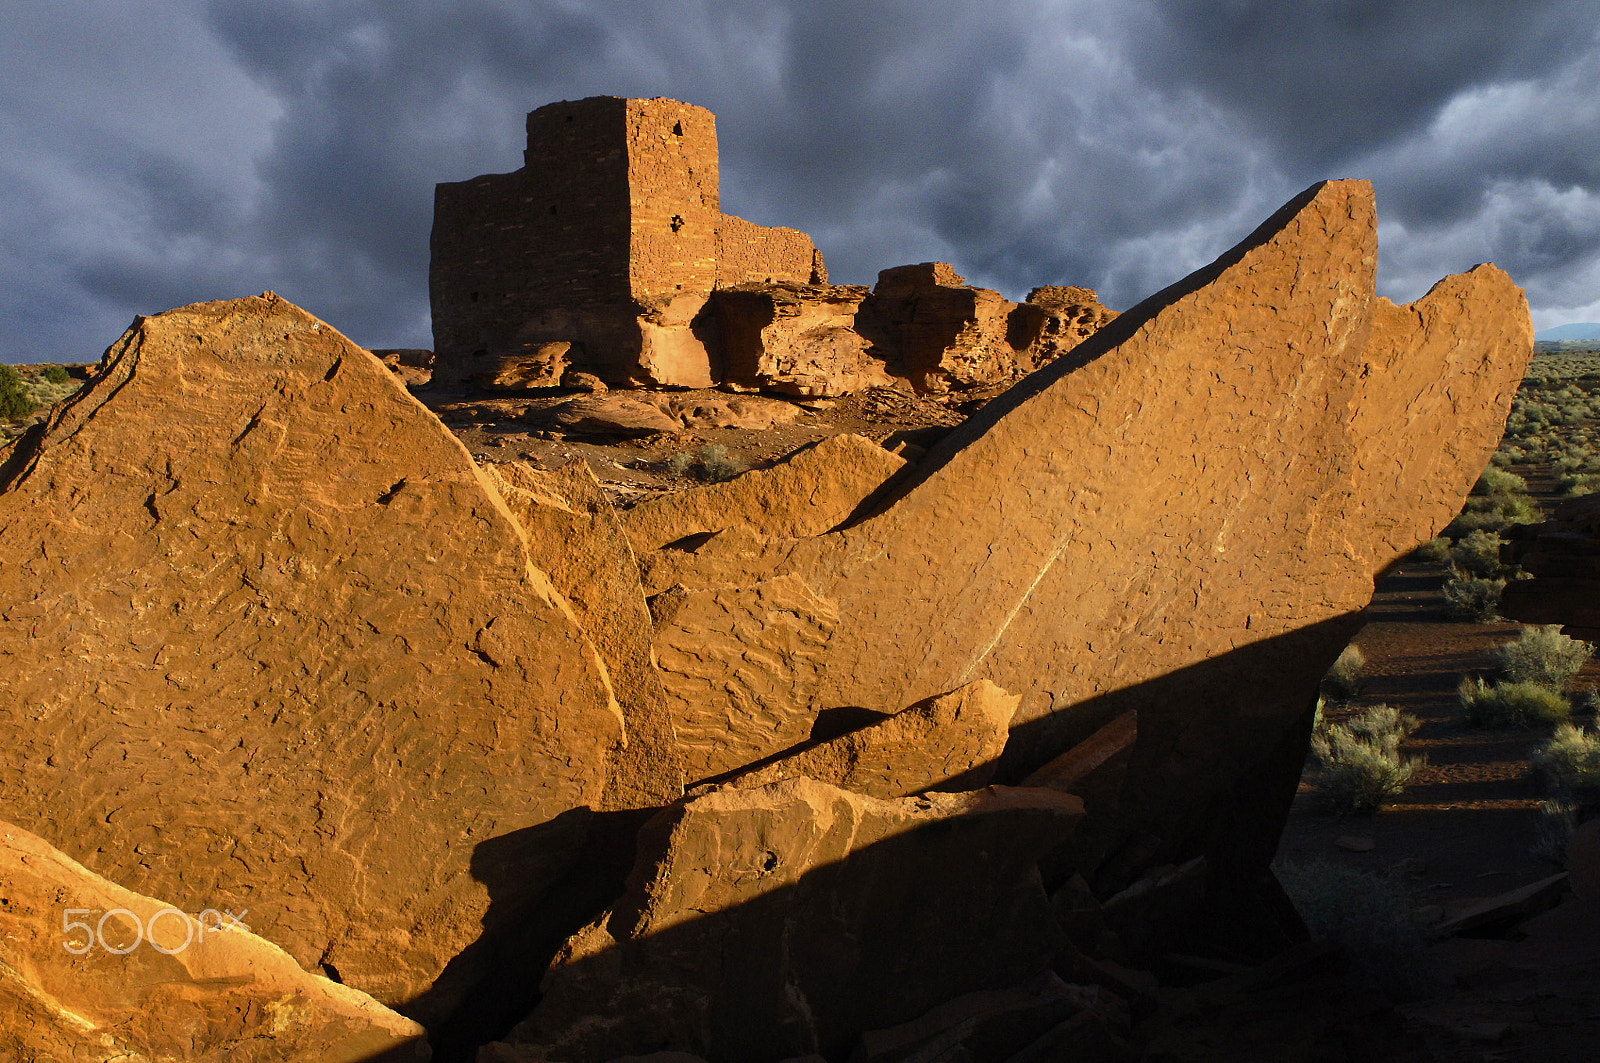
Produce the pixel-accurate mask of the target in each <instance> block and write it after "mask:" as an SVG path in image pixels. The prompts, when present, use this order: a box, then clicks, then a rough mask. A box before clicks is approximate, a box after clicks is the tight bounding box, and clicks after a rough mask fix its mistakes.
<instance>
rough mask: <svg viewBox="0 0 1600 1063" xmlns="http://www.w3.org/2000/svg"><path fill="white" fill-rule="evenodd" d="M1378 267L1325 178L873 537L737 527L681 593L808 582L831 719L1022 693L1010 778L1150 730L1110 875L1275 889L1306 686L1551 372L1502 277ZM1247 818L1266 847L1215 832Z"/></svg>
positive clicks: (1044, 375) (1024, 401) (1133, 766)
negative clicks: (1281, 814)
mask: <svg viewBox="0 0 1600 1063" xmlns="http://www.w3.org/2000/svg"><path fill="white" fill-rule="evenodd" d="M1376 250H1377V249H1376V235H1375V227H1374V211H1373V202H1372V196H1371V190H1370V187H1369V186H1368V185H1366V184H1365V183H1364V182H1358V181H1341V182H1328V183H1324V184H1319V185H1316V186H1314V187H1313V188H1311V189H1309V190H1308V191H1307V192H1306V193H1304V194H1303V195H1301V196H1300V197H1298V198H1297V199H1296V200H1294V201H1293V202H1291V203H1290V204H1288V205H1287V206H1286V207H1285V208H1284V209H1283V210H1281V211H1280V212H1279V213H1278V214H1277V215H1275V216H1274V217H1273V218H1271V219H1270V220H1269V221H1268V222H1267V223H1265V224H1264V225H1263V226H1262V227H1261V228H1260V229H1259V230H1257V231H1256V232H1255V233H1254V234H1252V235H1251V236H1250V237H1249V238H1248V239H1247V240H1245V241H1244V242H1243V243H1242V244H1240V245H1239V246H1238V247H1236V248H1235V249H1233V250H1232V251H1230V252H1229V253H1228V254H1226V255H1224V256H1223V257H1222V258H1221V259H1219V260H1218V262H1217V263H1215V264H1214V265H1212V266H1210V267H1208V268H1207V269H1204V270H1201V271H1200V272H1198V273H1197V274H1195V275H1193V276H1192V277H1190V278H1188V279H1187V280H1185V281H1184V282H1181V283H1180V284H1178V285H1175V286H1174V287H1173V288H1170V289H1168V290H1167V291H1165V292H1162V293H1160V294H1158V295H1156V296H1154V297H1152V298H1151V299H1150V300H1148V301H1147V302H1146V303H1144V304H1141V306H1139V307H1137V308H1135V309H1134V310H1132V311H1129V312H1128V313H1126V314H1124V315H1122V316H1121V317H1119V318H1118V319H1116V320H1115V321H1114V322H1112V323H1111V324H1110V325H1109V326H1107V327H1105V328H1104V329H1102V330H1101V331H1099V332H1097V333H1095V335H1094V336H1093V337H1092V338H1090V339H1089V340H1087V341H1085V342H1084V343H1083V344H1082V345H1080V346H1079V347H1078V348H1077V350H1076V351H1075V352H1074V355H1073V357H1072V358H1070V359H1065V360H1061V361H1058V362H1056V363H1053V364H1052V365H1050V366H1047V367H1045V368H1044V369H1042V370H1040V371H1039V372H1037V373H1036V374H1034V375H1033V376H1032V377H1031V378H1029V379H1028V380H1027V381H1026V382H1025V383H1024V384H1022V385H1021V386H1019V387H1017V388H1014V389H1013V390H1012V391H1011V392H1009V393H1007V394H1006V395H1005V396H1003V397H1001V398H1000V399H997V400H996V401H994V402H992V403H990V404H989V405H988V406H987V407H985V409H984V410H983V411H982V412H980V413H979V414H978V415H976V416H975V417H974V418H972V419H970V420H969V421H968V422H967V423H966V425H964V426H963V427H962V428H960V429H958V430H957V431H956V432H955V433H954V434H953V435H952V436H950V437H949V438H947V439H946V440H945V441H944V443H943V444H941V445H940V446H939V447H937V448H936V449H935V450H934V451H933V452H932V453H931V454H929V455H928V457H927V458H925V459H924V460H923V461H922V463H921V464H920V465H919V474H920V479H918V480H916V481H913V482H911V483H909V484H907V485H905V486H903V487H902V488H901V489H900V490H899V492H898V494H897V495H896V497H894V498H893V499H891V500H890V501H889V502H887V503H886V504H883V505H882V506H880V508H879V511H878V512H877V513H876V515H874V516H872V517H871V518H870V519H867V520H863V521H860V522H858V523H856V524H854V525H852V526H850V527H847V528H845V529H843V530H841V531H837V532H834V533H830V534H828V535H824V536H818V537H812V538H799V539H770V538H769V539H766V540H762V539H760V538H759V537H752V536H751V535H749V534H748V533H744V532H740V531H739V530H738V529H734V530H731V531H728V532H723V533H720V534H718V535H716V536H713V537H712V538H711V539H709V540H708V541H707V542H706V543H705V544H704V545H702V546H700V547H699V548H698V549H697V550H696V551H694V552H693V553H692V554H680V555H679V557H678V558H676V559H675V561H674V564H673V566H672V567H671V569H670V571H671V574H672V576H673V578H675V579H676V580H677V581H678V582H679V583H680V584H682V585H683V587H685V588H687V593H692V594H699V595H705V596H709V598H710V600H708V601H705V602H704V603H703V605H702V609H701V612H702V614H715V613H716V612H717V611H718V607H717V606H716V604H715V602H716V600H717V599H718V598H721V597H725V596H726V597H729V598H730V600H731V599H736V598H737V597H738V596H740V595H743V594H747V593H748V591H746V590H745V589H743V588H744V586H745V585H746V584H750V585H754V584H760V583H766V582H770V581H772V580H774V579H779V578H783V577H785V576H796V577H799V578H800V579H801V580H802V581H803V582H804V585H805V586H806V587H807V588H808V589H809V590H810V592H811V593H812V594H813V595H814V596H815V598H816V602H815V603H813V609H814V610H816V611H821V610H822V609H828V610H831V611H832V612H833V613H834V614H835V615H837V617H838V618H839V619H838V623H837V626H836V628H835V630H834V632H833V634H832V636H831V638H829V639H828V641H827V643H826V645H825V646H824V647H822V649H821V652H820V656H819V658H818V660H817V668H818V670H819V671H820V673H821V674H822V675H823V676H824V677H825V680H824V682H823V684H822V685H821V687H820V688H819V689H818V690H817V692H816V693H815V695H813V697H812V700H811V711H813V712H817V711H821V710H822V709H825V708H828V707H832V706H839V705H853V706H861V707H864V708H868V709H873V710H876V711H882V712H888V711H893V710H894V709H895V708H897V707H898V706H901V705H906V704H910V703H913V702H915V701H918V700H920V699H922V698H925V697H929V696H932V695H934V694H937V693H939V692H940V691H944V690H950V689H954V688H956V687H959V686H961V685H963V684H965V683H968V682H971V681H973V680H974V679H978V678H988V679H990V680H991V681H993V682H995V683H996V684H997V685H999V686H1001V687H1002V688H1004V689H1006V690H1009V691H1013V692H1016V693H1020V694H1021V695H1022V699H1023V700H1022V704H1021V707H1020V709H1019V711H1018V716H1017V719H1016V721H1015V722H1014V724H1013V727H1012V740H1011V743H1010V746H1009V747H1008V749H1007V753H1006V762H1005V766H1004V767H1003V769H1002V775H1001V778H1002V779H1004V778H1012V779H1020V778H1021V777H1022V775H1024V774H1026V773H1027V772H1028V771H1031V770H1033V769H1034V768H1036V767H1038V766H1040V765H1042V764H1043V763H1044V762H1045V761H1047V760H1049V759H1050V758H1052V757H1054V756H1056V755H1058V754H1059V753H1061V752H1062V751H1064V750H1065V749H1066V748H1067V747H1069V746H1070V745H1072V744H1073V743H1074V742H1075V741H1077V740H1079V739H1081V738H1083V737H1087V736H1088V735H1089V734H1090V733H1091V732H1093V731H1094V730H1095V729H1096V728H1097V727H1099V726H1101V725H1103V724H1104V723H1106V722H1108V721H1109V720H1110V719H1111V718H1112V717H1114V716H1116V715H1118V714H1120V713H1122V712H1125V711H1127V710H1129V709H1137V711H1138V713H1139V740H1138V744H1137V746H1136V748H1135V750H1134V752H1133V754H1132V760H1131V763H1130V767H1129V769H1128V770H1129V772H1130V774H1131V775H1134V776H1136V777H1137V778H1138V779H1139V785H1138V786H1137V787H1130V788H1129V791H1130V792H1129V793H1125V794H1124V795H1123V797H1122V800H1121V801H1120V802H1119V811H1118V813H1117V816H1118V820H1119V829H1118V832H1117V836H1116V837H1115V838H1111V839H1109V840H1107V841H1106V842H1105V851H1103V852H1100V853H1098V854H1096V855H1095V856H1094V858H1093V859H1089V858H1087V857H1086V860H1088V862H1089V863H1090V864H1091V865H1093V864H1098V863H1100V862H1102V861H1103V860H1104V859H1105V858H1106V857H1107V856H1108V855H1109V854H1110V853H1111V851H1113V850H1115V849H1117V848H1118V847H1119V846H1123V845H1125V844H1129V843H1130V840H1131V839H1133V838H1135V837H1136V836H1142V837H1143V840H1142V841H1140V842H1139V843H1138V844H1137V846H1135V848H1136V849H1137V848H1142V849H1144V850H1148V851H1145V852H1143V853H1142V855H1140V854H1139V853H1136V852H1134V851H1133V850H1128V851H1126V852H1125V853H1124V857H1125V859H1123V860H1122V864H1126V865H1127V867H1126V868H1124V869H1123V870H1121V871H1116V872H1107V873H1106V874H1107V875H1108V876H1109V878H1111V879H1117V878H1119V877H1122V878H1126V876H1127V875H1128V874H1130V873H1134V872H1136V870H1137V867H1138V866H1140V865H1146V864H1149V863H1150V862H1152V861H1153V862H1155V863H1171V862H1181V861H1182V860H1187V859H1189V858H1191V857H1193V856H1195V855H1197V851H1199V850H1204V849H1207V848H1209V847H1213V846H1227V847H1231V849H1232V851H1233V857H1236V858H1237V859H1231V858H1230V859H1222V858H1220V857H1219V858H1217V859H1214V860H1213V862H1212V866H1213V869H1214V870H1215V869H1217V868H1221V867H1232V866H1235V865H1238V866H1245V865H1249V866H1256V867H1264V866H1265V861H1266V858H1267V856H1270V852H1271V844H1272V840H1273V839H1274V838H1275V837H1276V833H1277V829H1278V824H1277V823H1276V822H1274V821H1273V817H1272V816H1271V815H1265V816H1263V815H1261V813H1260V811H1259V810H1260V809H1261V808H1262V807H1265V806H1269V805H1270V806H1271V807H1273V808H1279V809H1281V810H1283V811H1286V809H1287V802H1288V798H1289V795H1290V794H1292V791H1293V781H1294V779H1295V778H1297V776H1298V767H1299V757H1300V756H1301V755H1303V745H1302V746H1300V747H1299V752H1296V743H1297V740H1296V738H1295V737H1294V733H1293V732H1294V728H1295V727H1296V726H1299V725H1300V722H1301V721H1303V720H1304V719H1306V718H1308V716H1307V714H1308V712H1309V707H1310V698H1309V696H1308V695H1307V691H1311V690H1314V688H1315V686H1316V680H1317V677H1318V676H1319V675H1320V673H1321V671H1322V670H1323V669H1324V668H1325V667H1326V664H1327V662H1328V661H1329V660H1331V659H1332V657H1333V656H1334V655H1335V654H1336V653H1337V652H1338V649H1339V648H1340V647H1342V646H1343V645H1344V643H1345V641H1347V639H1348V636H1349V634H1350V633H1351V626H1352V625H1353V623H1354V615H1355V613H1356V612H1357V611H1358V610H1359V609H1360V608H1361V607H1362V606H1363V605H1364V604H1365V602H1366V601H1367V600H1368V598H1369V597H1370V594H1371V589H1372V577H1373V575H1374V574H1375V573H1376V572H1378V571H1379V570H1381V569H1382V568H1383V567H1384V566H1385V565H1386V564H1387V563H1388V562H1389V561H1391V560H1392V559H1393V558H1394V557H1396V556H1398V555H1400V554H1403V553H1405V552H1406V551H1407V550H1409V549H1411V548H1412V547H1414V546H1415V545H1416V544H1417V543H1419V542H1422V541H1425V540H1426V539H1428V538H1429V537H1430V536H1432V535H1433V534H1434V532H1435V531H1436V530H1437V528H1438V527H1439V526H1441V525H1442V524H1443V523H1444V522H1445V521H1446V520H1448V518H1449V515H1450V514H1451V513H1453V512H1454V511H1455V510H1456V509H1457V508H1458V507H1459V504H1460V499H1461V498H1462V497H1464V495H1465V494H1466V492H1467V490H1468V488H1469V487H1470V485H1471V483H1472V481H1473V479H1474V478H1475V477H1476V475H1477V473H1478V471H1479V470H1480V469H1481V468H1482V467H1483V463H1484V461H1485V460H1486V458H1487V456H1488V454H1489V452H1490V451H1491V450H1492V449H1493V446H1494V442H1495V439H1496V437H1497V435H1498V426H1499V425H1500V424H1501V423H1502V422H1503V420H1504V417H1505V412H1506V409H1507V406H1508V404H1509V401H1510V397H1511V394H1512V392H1513V391H1514V389H1515V387H1516V383H1517V382H1518V381H1519V380H1520V379H1521V376H1522V374H1523V370H1524V367H1525V365H1526V361H1527V358H1528V357H1529V356H1530V353H1531V338H1530V337H1531V333H1530V331H1529V325H1528V316H1527V307H1526V302H1525V300H1524V299H1523V297H1522V294H1521V292H1520V290H1519V289H1517V288H1516V286H1515V285H1514V284H1512V283H1511V281H1510V279H1509V278H1507V277H1506V276H1505V274H1504V273H1502V272H1500V271H1499V270H1497V269H1494V268H1493V267H1491V266H1480V267H1478V268H1476V269H1474V270H1473V271H1471V272H1469V273H1467V274H1464V275H1461V276H1459V277H1453V278H1448V279H1446V280H1445V281H1442V282H1441V283H1440V284H1439V285H1438V286H1436V287H1435V289H1434V290H1433V291H1432V292H1430V293H1429V294H1428V295H1427V296H1425V297H1424V298H1423V299H1421V300H1418V301H1417V302H1416V303H1413V304H1410V305H1409V306H1405V307H1395V306H1393V305H1391V304H1389V303H1388V302H1387V301H1386V300H1382V299H1379V298H1377V297H1376V296H1374V294H1373V283H1374V264H1375V260H1376ZM1412 459H1416V462H1415V464H1413V463H1412ZM980 528H981V529H983V532H982V533H981V534H974V529H980ZM696 560H698V561H700V562H701V563H702V564H703V565H704V572H705V576H704V577H701V576H700V575H698V574H697V573H696V571H695V566H694V562H695V561H696ZM741 565H743V567H744V569H745V575H744V576H743V577H741V576H740V574H739V571H738V570H739V568H740V566H741ZM702 578H703V579H704V582H701V580H702ZM657 637H658V640H665V641H671V640H672V639H674V638H676V637H677V636H676V635H675V634H674V633H673V631H672V624H671V622H670V620H663V618H661V617H659V616H658V635H657ZM729 659H730V660H731V659H732V655H730V656H729ZM663 665H664V666H665V667H667V668H668V669H669V670H670V669H671V668H672V667H673V665H671V664H668V663H667V662H666V661H665V660H663ZM698 680H699V682H700V683H701V686H702V690H703V691H705V693H706V696H711V697H715V696H716V693H715V692H716V691H717V690H718V689H719V688H720V686H721V680H720V679H719V678H717V677H716V676H714V675H706V674H701V675H700V676H699V677H698ZM667 682H668V684H669V686H670V685H671V683H672V682H673V680H672V678H671V677H670V676H669V677H668V679H667ZM1180 692H1181V694H1180ZM797 709H798V707H797V706H795V705H794V703H793V701H792V699H788V700H786V701H785V704H784V709H783V711H784V713H785V714H786V715H787V716H788V717H789V718H792V717H793V715H794V714H795V713H796V711H797ZM745 711H747V712H750V713H751V714H752V715H760V710H750V709H748V708H747V709H745ZM801 715H802V716H803V715H804V713H803V711H802V712H801ZM801 725H802V724H801V721H798V720H797V721H795V723H794V727H795V728H796V729H798V728H799V727H800V726H801ZM1303 741H1304V738H1303V736H1301V737H1300V738H1299V739H1298V742H1299V743H1303ZM1291 762H1292V763H1291ZM1269 765H1275V767H1273V768H1271V769H1270V770H1269V767H1268V766H1269ZM1008 773H1009V774H1008ZM1245 780H1254V782H1252V783H1250V784H1249V785H1258V786H1260V787H1262V788H1263V789H1262V790H1261V792H1256V791H1254V790H1249V786H1248V785H1246V783H1245ZM1241 786H1243V787H1245V789H1240V787H1241ZM1246 790H1249V792H1246ZM1241 803H1242V804H1243V805H1247V806H1252V807H1254V808H1255V809H1256V810H1257V811H1256V812H1255V813H1252V814H1253V815H1254V816H1255V817H1256V818H1257V820H1258V821H1259V823H1260V826H1259V830H1258V831H1257V833H1256V834H1254V835H1253V836H1251V837H1250V838H1249V839H1248V841H1246V840H1245V839H1244V838H1243V836H1242V834H1240V833H1238V832H1236V833H1235V836H1234V837H1232V838H1228V839H1223V838H1215V837H1213V835H1212V831H1213V830H1214V829H1215V828H1214V825H1215V824H1217V823H1221V822H1229V821H1230V820H1231V819H1232V813H1233V810H1234V808H1235V807H1236V805H1240V804H1241ZM1263 847H1264V853H1263V851H1262V850H1263ZM1247 851H1248V854H1249V855H1248V856H1246V855H1244V854H1245V853H1246V852H1247ZM1091 869H1092V868H1091ZM1218 873H1221V872H1218ZM1127 881H1131V878H1127ZM1127 881H1121V882H1113V883H1111V884H1112V885H1114V886H1115V887H1116V888H1120V887H1121V886H1122V885H1126V884H1127Z"/></svg>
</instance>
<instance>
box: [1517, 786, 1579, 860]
mask: <svg viewBox="0 0 1600 1063" xmlns="http://www.w3.org/2000/svg"><path fill="white" fill-rule="evenodd" d="M1577 829H1578V806H1577V805H1575V804H1573V803H1572V802H1571V801H1564V800H1562V799H1560V798H1552V799H1550V800H1549V801H1541V802H1539V820H1538V825H1537V826H1536V827H1535V828H1534V839H1533V845H1531V846H1529V848H1530V849H1532V850H1533V853H1534V855H1535V856H1542V857H1545V858H1546V859H1549V860H1554V861H1555V862H1556V863H1558V864H1564V863H1566V862H1567V843H1568V842H1569V841H1571V840H1572V832H1573V831H1575V830H1577Z"/></svg>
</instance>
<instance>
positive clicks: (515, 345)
mask: <svg viewBox="0 0 1600 1063" xmlns="http://www.w3.org/2000/svg"><path fill="white" fill-rule="evenodd" d="M433 217H434V220H433V237H432V265H431V267H430V270H429V276H428V286H429V293H430V298H431V302H432V307H433V335H434V350H435V356H436V363H435V365H436V372H437V373H438V374H439V375H440V376H441V377H442V378H443V379H455V380H467V379H482V378H483V377H484V376H485V375H486V374H490V375H492V373H493V372H494V369H495V367H496V366H497V365H505V364H508V363H514V364H517V365H520V366H522V367H526V368H528V369H533V370H535V371H536V375H538V376H542V377H544V378H546V379H547V380H548V382H549V383H552V384H554V383H557V382H559V380H560V377H561V375H562V373H563V372H564V371H566V370H567V369H578V370H583V371H586V372H591V373H595V374H596V375H598V376H600V377H601V378H602V379H605V380H607V381H608V382H612V383H618V384H627V383H633V384H647V385H649V384H655V385H663V384H666V385H680V386H688V387H707V386H710V385H711V384H712V383H713V382H714V381H715V377H716V374H717V371H718V369H719V367H717V366H715V365H713V364H712V363H713V355H712V354H711V353H709V352H708V351H707V348H706V346H705V343H704V342H703V340H702V338H701V336H700V335H697V327H698V326H697V325H696V323H695V318H696V315H698V314H700V311H701V310H702V308H704V306H705V304H706V300H707V299H708V298H709V296H710V294H711V292H712V290H713V289H716V288H722V287H729V286H732V285H735V284H745V283H751V282H755V283H769V282H773V281H794V282H799V283H802V284H805V283H810V284H817V283H826V281H827V271H826V269H825V268H824V266H823V262H822V256H821V255H820V254H819V253H818V252H817V250H816V248H815V247H814V246H813V245H812V243H811V238H810V237H808V236H806V235H805V234H804V233H802V232H798V231H796V230H794V229H779V228H768V227H766V226H761V225H754V224H751V223H750V222H747V221H745V220H744V219H743V218H736V217H734V216H732V215H729V214H724V213H722V210H721V206H720V203H719V201H718V191H717V129H716V119H715V117H714V116H713V115H712V113H711V112H710V111H708V110H706V109H705V108H703V107H695V106H693V105H691V104H687V103H679V102H678V101H676V100H669V99H652V100H630V99H621V98H618V97H614V96H596V97H592V98H590V99H586V100H578V101H575V102H561V103H552V104H549V105H548V106H545V107H541V108H539V109H538V110H536V111H534V112H532V113H531V114H529V115H528V148H527V151H526V152H525V153H524V164H523V167H522V169H520V170H517V171H515V172H514V173H507V174H485V175H483V176H480V177H474V178H472V179H471V180H468V181H460V182H454V183H449V184H441V185H439V186H437V189H436V191H435V194H434V216H433Z"/></svg>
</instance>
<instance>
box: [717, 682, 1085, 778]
mask: <svg viewBox="0 0 1600 1063" xmlns="http://www.w3.org/2000/svg"><path fill="white" fill-rule="evenodd" d="M1017 700H1018V699H1016V698H1014V697H1012V696H1011V695H1009V694H1007V693H1006V692H1005V691H1003V690H1001V689H1000V688H999V687H997V686H995V685H994V684H993V683H991V682H989V681H988V680H987V679H979V680H977V681H976V682H972V683H968V684H967V685H966V686H964V687H962V688H961V689H960V690H953V691H951V692H950V693H948V694H944V695H942V696H940V697H937V698H929V699H928V700H926V701H923V702H920V703H918V704H916V705H913V706H911V707H910V708H908V709H902V710H901V711H900V712H897V713H895V714H894V715H893V716H888V717H885V718H884V719H883V720H881V721H879V722H877V723H872V724H869V725H867V726H865V727H861V728H859V729H857V730H854V731H850V732H848V733H846V734H843V735H840V736H839V737H837V738H832V739H829V740H827V741H825V742H819V743H817V744H816V745H813V746H810V747H808V748H806V749H803V750H800V751H799V752H796V753H793V754H790V755H788V756H784V757H781V758H780V759H778V760H775V761H772V762H770V763H766V764H763V765H761V766H759V767H755V768H752V769H750V770H749V771H745V772H740V773H739V774H738V775H735V776H734V777H733V778H731V779H729V780H728V782H729V784H730V785H733V786H738V787H741V788H745V789H748V788H750V787H753V786H765V785H767V784H769V783H775V782H782V781H784V780H785V779H796V778H800V777H802V776H804V777H805V778H808V779H815V780H817V781H818V782H825V783H828V784H829V785H831V786H838V787H842V788H843V789H846V790H849V791H850V792H851V793H857V794H866V795H867V796H869V797H884V798H889V797H909V796H911V795H912V794H919V793H925V792H927V791H929V790H943V791H948V792H960V791H964V790H976V789H978V788H979V787H981V786H985V785H987V784H988V782H989V779H990V778H991V777H992V776H993V775H994V769H995V766H996V764H998V763H999V761H1000V754H1001V752H1002V751H1004V749H1005V747H1006V738H1007V737H1008V736H1009V733H1010V726H1011V717H1012V716H1013V715H1014V714H1015V713H1016V711H1017ZM1056 789H1060V790H1062V791H1063V792H1066V791H1067V788H1066V787H1056Z"/></svg>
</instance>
